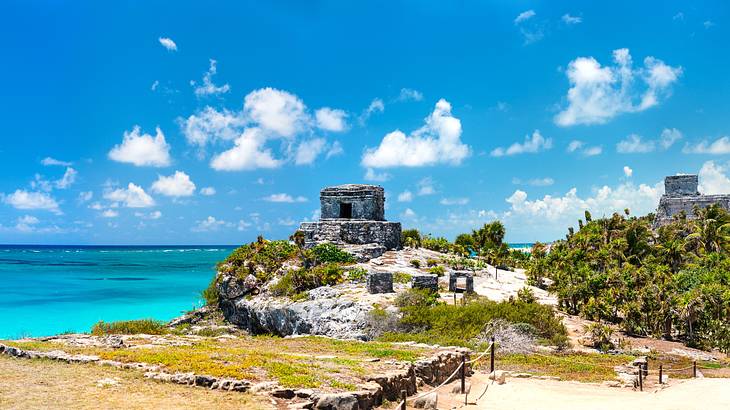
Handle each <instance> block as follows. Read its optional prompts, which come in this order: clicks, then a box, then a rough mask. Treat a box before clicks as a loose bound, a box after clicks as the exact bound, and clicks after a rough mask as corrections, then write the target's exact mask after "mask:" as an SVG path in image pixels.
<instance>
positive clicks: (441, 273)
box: [428, 266, 446, 276]
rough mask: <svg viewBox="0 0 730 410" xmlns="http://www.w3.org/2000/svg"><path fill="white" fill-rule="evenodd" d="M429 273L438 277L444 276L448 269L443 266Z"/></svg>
mask: <svg viewBox="0 0 730 410" xmlns="http://www.w3.org/2000/svg"><path fill="white" fill-rule="evenodd" d="M428 272H429V273H433V274H434V275H436V276H444V274H445V273H446V269H444V267H443V266H434V267H432V268H431V269H429V270H428Z"/></svg>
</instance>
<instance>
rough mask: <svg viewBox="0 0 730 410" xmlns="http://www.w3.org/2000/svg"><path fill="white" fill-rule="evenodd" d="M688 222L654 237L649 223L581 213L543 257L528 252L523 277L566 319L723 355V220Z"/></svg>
mask: <svg viewBox="0 0 730 410" xmlns="http://www.w3.org/2000/svg"><path fill="white" fill-rule="evenodd" d="M695 214H696V219H689V218H687V216H686V215H685V214H680V215H678V216H677V217H676V218H674V220H673V221H672V222H671V223H669V224H667V225H664V226H662V227H660V228H658V229H656V230H653V229H652V223H653V219H654V216H653V215H648V216H643V217H635V216H631V215H630V213H629V212H628V210H627V211H626V212H624V214H618V213H615V214H613V215H612V216H611V217H610V218H601V219H595V220H594V219H592V218H591V215H590V213H589V212H586V213H585V220H581V221H579V223H578V226H579V229H578V230H577V231H574V230H573V229H572V228H571V229H570V230H569V231H568V234H567V235H566V238H565V239H563V240H559V241H556V242H554V243H553V244H552V245H551V246H550V250H549V252H546V248H545V246H544V245H542V244H535V246H534V247H533V251H532V252H531V259H530V261H529V264H528V270H527V273H528V275H529V278H530V280H531V282H532V283H533V284H535V285H537V286H541V287H546V288H548V289H549V290H550V291H552V292H554V293H555V294H556V295H557V296H558V302H559V307H560V308H561V309H563V310H565V311H566V312H568V313H570V314H579V315H581V316H583V317H585V318H587V319H591V320H595V321H599V322H606V323H614V324H618V325H620V326H621V327H622V328H623V329H624V330H625V331H626V332H628V333H629V334H637V335H647V336H653V337H664V338H668V339H671V338H677V339H680V340H682V341H684V342H685V343H686V344H687V345H689V346H694V347H700V348H704V349H711V348H718V349H720V350H722V351H725V352H729V351H730V257H729V256H728V251H729V250H730V215H728V212H727V211H725V210H723V209H722V208H720V207H719V206H717V205H712V206H709V207H707V208H704V209H695Z"/></svg>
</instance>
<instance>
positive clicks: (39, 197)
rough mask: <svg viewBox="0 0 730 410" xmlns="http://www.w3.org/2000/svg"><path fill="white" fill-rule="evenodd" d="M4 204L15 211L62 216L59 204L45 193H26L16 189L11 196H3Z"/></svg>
mask: <svg viewBox="0 0 730 410" xmlns="http://www.w3.org/2000/svg"><path fill="white" fill-rule="evenodd" d="M2 199H3V202H5V203H6V204H8V205H10V206H12V207H13V208H15V209H38V210H44V211H50V212H53V213H55V214H61V209H60V208H59V206H58V202H56V200H55V199H54V198H53V197H52V196H51V195H49V194H47V193H45V192H33V191H26V190H24V189H16V190H15V192H13V193H12V194H9V195H4V194H3V195H2Z"/></svg>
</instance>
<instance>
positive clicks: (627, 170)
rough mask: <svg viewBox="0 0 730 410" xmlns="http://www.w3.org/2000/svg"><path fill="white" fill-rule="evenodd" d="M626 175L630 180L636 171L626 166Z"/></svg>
mask: <svg viewBox="0 0 730 410" xmlns="http://www.w3.org/2000/svg"><path fill="white" fill-rule="evenodd" d="M624 175H626V177H627V178H630V177H631V176H632V175H634V170H633V169H631V167H629V166H628V165H625V166H624Z"/></svg>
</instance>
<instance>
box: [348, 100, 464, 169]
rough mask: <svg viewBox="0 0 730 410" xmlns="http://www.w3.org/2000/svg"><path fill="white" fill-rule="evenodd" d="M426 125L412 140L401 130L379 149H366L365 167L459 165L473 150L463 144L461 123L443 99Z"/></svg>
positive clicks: (363, 158) (387, 139)
mask: <svg viewBox="0 0 730 410" xmlns="http://www.w3.org/2000/svg"><path fill="white" fill-rule="evenodd" d="M425 121H426V124H425V125H424V126H423V127H421V128H419V129H418V130H416V131H415V132H413V133H412V134H411V135H410V136H407V135H405V134H404V133H403V132H401V131H400V130H396V131H393V132H391V133H389V134H387V135H386V136H385V137H384V138H383V140H382V141H381V143H380V146H378V147H377V148H367V149H366V150H365V153H364V155H363V157H362V161H361V163H362V165H363V166H365V167H367V168H388V167H399V166H404V167H422V166H429V165H436V164H442V163H444V164H452V165H458V164H460V163H461V162H462V161H463V160H464V159H465V158H466V157H468V156H469V152H470V148H469V146H468V145H466V144H463V143H462V142H461V139H460V138H461V121H460V120H459V119H458V118H456V117H454V116H452V115H451V104H449V102H448V101H446V100H444V99H441V100H439V101H438V102H437V103H436V108H435V109H434V111H433V112H432V113H431V115H429V116H428V117H427V118H426V120H425Z"/></svg>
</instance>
